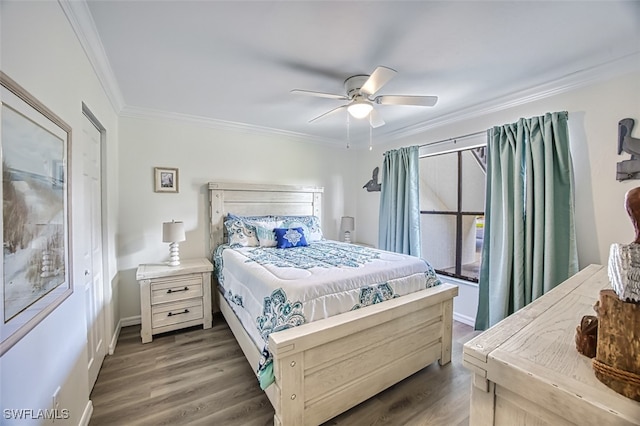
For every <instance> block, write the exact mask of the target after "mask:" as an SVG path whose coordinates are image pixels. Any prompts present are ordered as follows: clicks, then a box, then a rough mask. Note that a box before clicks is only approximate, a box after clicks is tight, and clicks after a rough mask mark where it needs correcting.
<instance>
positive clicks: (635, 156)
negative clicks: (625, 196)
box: [616, 118, 640, 181]
mask: <svg viewBox="0 0 640 426" xmlns="http://www.w3.org/2000/svg"><path fill="white" fill-rule="evenodd" d="M633 125H634V120H633V118H623V119H622V120H620V121H619V122H618V155H620V154H622V151H624V152H626V153H627V154H631V159H630V160H624V161H620V162H619V163H618V164H617V173H616V180H619V181H623V180H628V179H640V139H639V138H632V137H631V130H632V129H633Z"/></svg>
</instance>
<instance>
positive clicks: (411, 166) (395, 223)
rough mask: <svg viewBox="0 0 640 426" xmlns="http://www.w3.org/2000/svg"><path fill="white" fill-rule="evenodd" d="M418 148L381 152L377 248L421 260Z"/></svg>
mask: <svg viewBox="0 0 640 426" xmlns="http://www.w3.org/2000/svg"><path fill="white" fill-rule="evenodd" d="M418 151H419V149H418V147H417V146H410V147H405V148H400V149H395V150H391V151H387V152H385V153H384V162H383V165H382V188H381V193H380V219H379V220H380V222H379V232H378V247H379V248H381V249H383V250H388V251H393V252H396V253H404V254H409V255H412V256H418V257H420V188H419V182H420V169H419V166H418V160H419V156H418Z"/></svg>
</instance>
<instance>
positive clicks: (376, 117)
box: [369, 108, 384, 129]
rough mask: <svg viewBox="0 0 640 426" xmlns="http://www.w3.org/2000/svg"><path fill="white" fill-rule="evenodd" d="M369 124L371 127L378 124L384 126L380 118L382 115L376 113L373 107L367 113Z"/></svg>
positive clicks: (375, 126)
mask: <svg viewBox="0 0 640 426" xmlns="http://www.w3.org/2000/svg"><path fill="white" fill-rule="evenodd" d="M369 124H371V127H373V128H374V129H375V128H377V127H380V126H384V120H383V119H382V117H380V113H378V111H376V109H375V108H374V109H372V110H371V112H370V113H369Z"/></svg>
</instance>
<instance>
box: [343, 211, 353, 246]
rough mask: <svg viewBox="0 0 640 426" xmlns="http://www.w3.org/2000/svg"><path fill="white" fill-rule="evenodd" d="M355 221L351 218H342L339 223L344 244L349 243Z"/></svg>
mask: <svg viewBox="0 0 640 426" xmlns="http://www.w3.org/2000/svg"><path fill="white" fill-rule="evenodd" d="M354 227H355V219H354V218H353V217H351V216H343V217H342V220H341V221H340V228H342V229H343V230H344V242H345V243H351V231H353V230H354Z"/></svg>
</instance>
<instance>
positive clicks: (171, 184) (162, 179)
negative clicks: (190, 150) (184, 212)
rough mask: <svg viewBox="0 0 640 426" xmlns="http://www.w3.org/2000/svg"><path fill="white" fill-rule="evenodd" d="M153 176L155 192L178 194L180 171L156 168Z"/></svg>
mask: <svg viewBox="0 0 640 426" xmlns="http://www.w3.org/2000/svg"><path fill="white" fill-rule="evenodd" d="M153 175H154V182H155V183H154V191H155V192H178V169H176V168H172V167H154V168H153Z"/></svg>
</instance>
